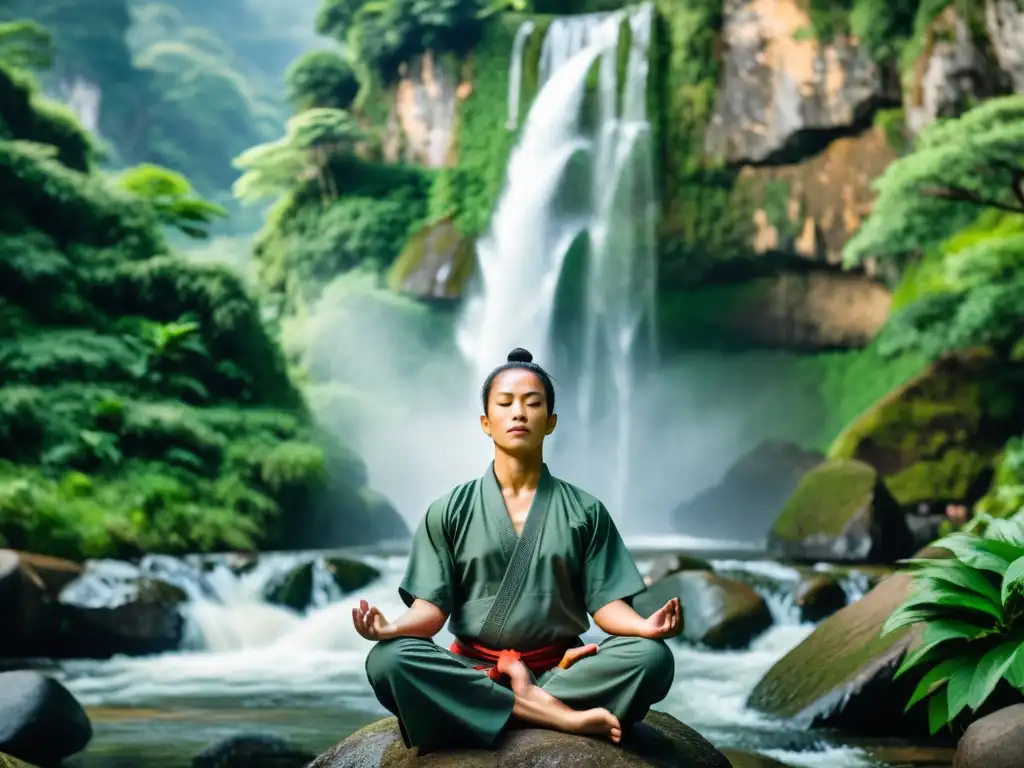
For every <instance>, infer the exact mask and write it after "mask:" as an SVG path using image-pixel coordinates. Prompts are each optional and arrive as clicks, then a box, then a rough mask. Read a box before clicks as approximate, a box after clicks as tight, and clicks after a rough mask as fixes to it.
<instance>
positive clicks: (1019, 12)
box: [985, 0, 1024, 93]
mask: <svg viewBox="0 0 1024 768" xmlns="http://www.w3.org/2000/svg"><path fill="white" fill-rule="evenodd" d="M985 26H986V27H987V28H988V37H989V40H990V41H991V43H992V49H993V51H994V53H995V57H996V60H997V61H998V62H999V66H1000V68H1001V69H1002V70H1003V71H1004V72H1005V73H1006V74H1007V76H1009V78H1010V80H1011V82H1012V83H1013V90H1014V92H1016V93H1024V8H1022V7H1021V5H1020V3H1018V2H1017V0H985Z"/></svg>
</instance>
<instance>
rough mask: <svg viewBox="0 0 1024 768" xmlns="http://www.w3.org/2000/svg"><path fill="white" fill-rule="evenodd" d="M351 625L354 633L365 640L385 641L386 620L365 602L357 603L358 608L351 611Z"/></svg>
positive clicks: (386, 634) (386, 635) (386, 636)
mask: <svg viewBox="0 0 1024 768" xmlns="http://www.w3.org/2000/svg"><path fill="white" fill-rule="evenodd" d="M352 624H353V626H355V628H356V632H358V633H359V635H360V636H361V637H365V638H366V639H367V640H387V639H388V633H387V627H388V620H387V619H385V618H384V615H383V614H382V613H381V612H380V611H379V610H377V608H376V607H373V606H371V605H370V604H369V603H367V602H366V601H365V600H360V601H359V607H358V608H353V609H352Z"/></svg>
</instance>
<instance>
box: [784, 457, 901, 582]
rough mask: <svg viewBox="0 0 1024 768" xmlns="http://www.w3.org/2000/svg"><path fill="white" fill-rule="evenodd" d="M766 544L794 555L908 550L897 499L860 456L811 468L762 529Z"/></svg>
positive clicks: (878, 554) (865, 557)
mask: <svg viewBox="0 0 1024 768" xmlns="http://www.w3.org/2000/svg"><path fill="white" fill-rule="evenodd" d="M768 548H769V550H770V551H772V552H774V553H777V554H778V555H779V556H782V557H786V558H789V559H794V560H824V561H837V560H838V561H854V562H864V561H867V562H889V561H891V560H895V559H898V558H901V557H905V556H907V555H909V554H910V552H911V551H912V550H913V537H912V535H911V533H910V530H909V529H908V528H907V521H906V518H905V517H904V514H903V511H902V509H901V508H900V506H899V504H897V503H896V501H895V499H893V498H892V495H891V494H890V493H889V492H888V490H887V489H886V487H885V484H884V483H882V482H881V480H880V479H879V477H878V473H877V472H876V471H875V470H874V469H873V468H872V467H871V466H869V465H867V464H865V463H864V462H861V461H846V460H838V461H829V462H827V463H825V464H822V465H820V466H818V467H816V468H815V469H813V470H811V471H810V472H809V473H807V475H805V476H804V478H803V479H802V480H801V481H800V484H799V486H797V489H796V491H795V492H794V493H793V495H792V496H791V497H790V499H789V501H787V502H786V506H785V507H784V508H783V510H782V514H780V515H779V519H778V520H776V521H775V524H774V525H773V526H772V528H771V531H769V533H768Z"/></svg>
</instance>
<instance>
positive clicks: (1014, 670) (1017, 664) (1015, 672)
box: [1005, 644, 1024, 693]
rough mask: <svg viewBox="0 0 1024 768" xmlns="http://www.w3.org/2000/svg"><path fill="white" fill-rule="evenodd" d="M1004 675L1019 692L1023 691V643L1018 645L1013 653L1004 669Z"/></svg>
mask: <svg viewBox="0 0 1024 768" xmlns="http://www.w3.org/2000/svg"><path fill="white" fill-rule="evenodd" d="M1005 677H1006V682H1008V683H1009V684H1010V685H1012V686H1013V687H1014V688H1016V689H1017V690H1018V691H1020V692H1021V693H1024V644H1022V645H1021V646H1019V647H1018V648H1017V652H1016V653H1015V654H1013V658H1012V659H1011V660H1010V666H1009V667H1007V669H1006V673H1005Z"/></svg>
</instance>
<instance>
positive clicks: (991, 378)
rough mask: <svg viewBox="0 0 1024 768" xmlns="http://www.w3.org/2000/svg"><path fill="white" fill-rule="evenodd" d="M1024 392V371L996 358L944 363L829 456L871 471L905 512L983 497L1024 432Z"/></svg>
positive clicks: (876, 409)
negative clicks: (1005, 452) (1004, 453)
mask: <svg viewBox="0 0 1024 768" xmlns="http://www.w3.org/2000/svg"><path fill="white" fill-rule="evenodd" d="M1022 386H1024V370H1021V369H1019V368H1016V367H1012V366H1009V367H1008V366H1005V365H1001V364H1000V363H998V361H996V360H994V359H993V357H992V356H991V355H989V354H986V353H982V352H969V353H964V354H960V355H957V356H953V357H948V358H944V359H943V360H940V361H939V362H937V363H935V364H933V365H932V366H930V367H929V368H928V369H926V370H925V371H924V372H922V373H921V374H920V375H918V376H917V377H915V378H914V379H913V380H911V381H910V382H908V383H907V384H906V385H904V386H902V387H900V388H898V389H896V390H894V391H893V392H891V393H889V394H888V395H887V396H886V397H885V398H883V399H882V400H881V401H880V402H878V403H877V404H876V405H874V406H873V407H872V408H871V409H870V410H868V411H867V412H866V413H864V414H863V415H862V416H861V417H860V418H859V419H857V420H856V421H854V422H853V423H851V424H850V425H849V427H847V429H846V430H844V432H843V433H842V434H841V435H839V437H837V438H836V440H835V442H834V443H833V444H832V447H831V448H830V449H829V456H830V457H831V458H856V459H860V460H862V461H865V462H867V463H869V464H871V465H872V466H874V467H875V468H876V469H878V470H879V472H880V473H881V474H882V476H883V477H884V478H885V480H886V483H887V484H889V486H890V488H891V489H892V491H893V494H894V496H895V497H896V499H897V500H898V501H899V502H900V503H901V504H903V505H914V504H918V503H921V502H946V501H961V500H964V499H968V500H971V497H972V496H973V497H974V498H977V497H978V496H980V495H981V494H982V493H983V492H984V490H985V489H984V487H981V488H979V487H978V483H979V482H980V481H981V480H983V479H984V477H985V474H986V471H987V470H988V469H989V468H990V467H992V465H993V461H994V459H995V457H996V456H997V455H998V454H999V452H1000V450H1001V449H1002V447H1003V445H1004V444H1005V443H1006V441H1007V440H1008V439H1009V438H1010V437H1012V436H1013V435H1014V434H1016V433H1017V432H1018V431H1019V424H1020V421H1021V418H1022V416H1024V413H1022V411H1024V409H1022V407H1021V404H1020V399H1019V392H1020V391H1021V387H1022Z"/></svg>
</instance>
